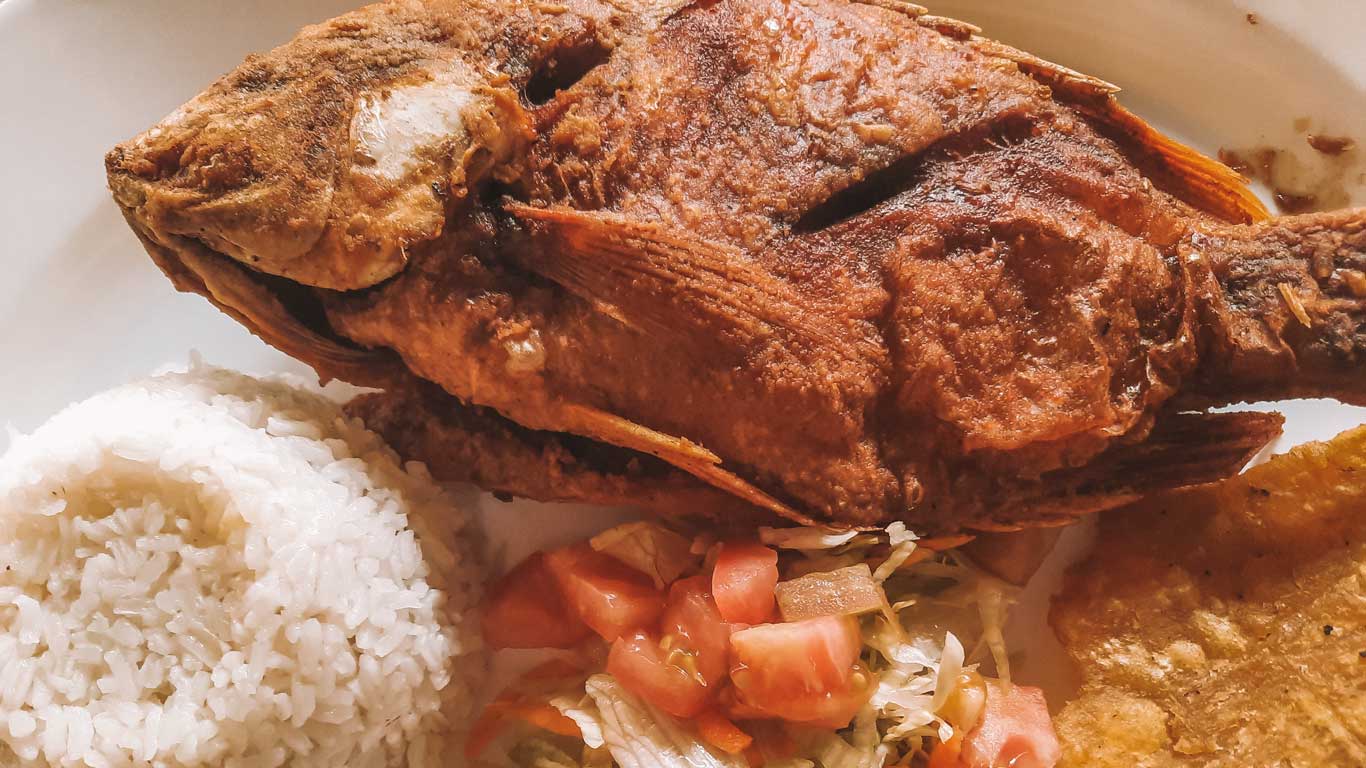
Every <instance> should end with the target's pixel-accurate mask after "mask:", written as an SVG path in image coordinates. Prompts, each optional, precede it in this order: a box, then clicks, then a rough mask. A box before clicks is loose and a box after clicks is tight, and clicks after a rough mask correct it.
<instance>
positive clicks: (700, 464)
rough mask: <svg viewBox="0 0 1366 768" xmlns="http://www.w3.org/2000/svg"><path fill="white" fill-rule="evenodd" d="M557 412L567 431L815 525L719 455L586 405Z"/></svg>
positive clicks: (573, 405)
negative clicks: (654, 460) (657, 462)
mask: <svg viewBox="0 0 1366 768" xmlns="http://www.w3.org/2000/svg"><path fill="white" fill-rule="evenodd" d="M556 411H557V414H556V415H557V417H558V418H557V421H558V422H559V423H560V424H562V425H563V427H564V429H566V430H567V431H570V432H574V433H575V434H580V435H585V436H587V437H591V438H594V439H597V440H601V441H603V442H605V443H611V444H612V445H618V446H621V447H623V448H630V449H631V450H633V451H638V452H640V453H646V454H649V455H651V456H654V457H655V458H658V459H662V460H664V461H666V462H668V463H670V464H672V465H674V466H675V467H678V468H679V469H681V470H683V471H684V472H687V473H688V474H690V475H692V476H693V477H696V478H698V479H699V480H702V481H704V482H706V483H708V484H710V485H712V486H713V487H716V488H719V489H720V490H722V491H725V492H726V493H729V494H730V495H732V496H735V497H736V498H739V499H741V500H743V501H746V502H748V503H750V504H752V505H754V506H756V507H758V508H760V509H766V510H768V511H770V512H773V513H774V514H776V515H778V516H780V517H783V518H785V519H787V520H791V521H793V522H795V523H799V524H801V525H815V524H816V523H815V521H814V520H812V519H811V518H810V517H809V516H807V515H804V514H802V513H801V512H798V511H797V510H796V509H793V508H792V507H791V506H789V505H788V504H786V503H784V502H782V501H779V500H778V499H776V498H774V497H773V496H772V495H771V494H769V493H767V492H765V491H764V490H762V489H760V488H759V487H758V486H755V485H754V484H753V483H750V482H749V481H747V480H745V479H744V478H741V477H740V476H739V475H737V474H735V473H734V472H731V471H730V470H728V469H725V468H724V467H722V466H721V458H720V457H719V456H717V455H716V454H714V453H712V452H711V451H709V450H707V449H706V448H703V447H702V446H700V445H698V444H697V443H694V442H692V441H691V440H688V439H687V438H684V437H678V436H676V435H669V434H665V433H663V432H660V431H658V430H655V429H651V428H649V427H647V426H644V425H643V424H638V423H636V422H634V421H631V420H629V419H626V418H623V417H621V416H617V415H616V414H612V413H608V412H606V411H603V410H601V409H598V408H593V407H590V406H586V405H579V404H576V403H566V404H563V405H561V406H559V407H558V408H557V409H556Z"/></svg>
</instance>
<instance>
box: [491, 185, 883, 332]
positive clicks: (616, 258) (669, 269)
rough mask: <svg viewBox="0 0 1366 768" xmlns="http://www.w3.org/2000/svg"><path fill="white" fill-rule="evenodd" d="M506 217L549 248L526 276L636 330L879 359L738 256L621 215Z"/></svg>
mask: <svg viewBox="0 0 1366 768" xmlns="http://www.w3.org/2000/svg"><path fill="white" fill-rule="evenodd" d="M505 210H507V212H508V213H510V214H511V215H512V216H514V217H515V218H517V219H518V220H519V221H521V222H522V223H523V224H525V225H527V226H528V228H529V229H531V230H532V232H533V236H538V239H539V241H540V243H541V244H542V247H539V248H536V249H533V251H532V252H533V254H534V255H527V256H523V257H522V261H523V262H524V266H525V267H526V268H527V269H530V270H532V271H534V272H536V273H538V274H540V275H542V276H544V277H546V278H548V279H550V280H553V281H555V282H557V283H559V284H560V285H562V286H564V287H565V288H566V289H568V290H570V291H571V292H573V293H575V294H577V295H578V296H580V297H581V298H583V299H585V300H587V301H590V302H592V303H593V304H594V305H595V306H600V307H603V311H605V312H607V313H608V314H610V315H611V316H612V317H615V318H618V319H620V320H622V321H624V322H626V323H628V324H630V325H632V326H635V327H639V328H642V329H648V330H649V331H650V332H652V333H660V334H663V335H665V336H666V337H668V338H673V339H676V340H681V341H685V342H695V343H698V344H702V345H703V346H704V347H705V348H706V349H709V350H712V351H715V350H716V348H717V345H718V344H719V343H722V341H721V340H722V339H723V338H724V339H728V340H731V341H732V343H733V344H739V345H741V346H745V347H752V346H755V345H762V344H769V343H774V342H776V343H778V344H779V345H781V346H783V347H784V348H786V349H788V350H791V351H794V352H798V353H800V352H801V351H803V350H804V351H810V352H816V351H825V352H830V351H835V352H838V351H839V350H844V351H846V352H850V353H855V354H868V353H874V354H875V353H876V351H877V350H876V349H874V348H872V342H870V341H868V340H866V339H863V338H862V337H860V336H859V335H858V334H856V333H855V332H854V331H853V329H852V328H849V327H845V326H842V325H841V324H840V323H839V321H838V320H837V319H836V318H835V317H833V316H832V315H831V314H830V313H828V312H822V311H821V310H822V307H821V306H820V305H819V302H817V301H814V300H812V299H809V298H805V297H803V296H801V295H800V294H799V293H798V292H797V290H796V289H795V288H794V287H793V286H792V285H791V284H789V283H787V282H786V281H784V280H782V279H781V278H778V277H775V276H774V275H772V274H770V273H769V272H767V271H766V270H765V269H764V268H763V267H762V266H760V265H758V264H756V263H754V262H753V261H752V260H751V259H749V258H748V257H747V256H746V255H745V254H743V253H741V252H740V251H739V250H738V249H735V248H732V247H730V246H727V245H722V244H719V243H710V242H706V241H700V240H697V239H695V238H691V237H689V236H687V235H683V234H679V233H676V232H671V231H669V230H666V229H665V228H663V227H660V226H657V225H653V224H648V223H643V222H638V221H632V220H630V219H626V218H624V217H622V216H619V215H616V214H610V213H603V212H596V211H595V212H585V211H576V210H570V209H563V208H534V207H531V206H527V205H523V204H520V203H510V204H508V205H507V206H506V208H505ZM864 347H869V348H867V349H865V348H864Z"/></svg>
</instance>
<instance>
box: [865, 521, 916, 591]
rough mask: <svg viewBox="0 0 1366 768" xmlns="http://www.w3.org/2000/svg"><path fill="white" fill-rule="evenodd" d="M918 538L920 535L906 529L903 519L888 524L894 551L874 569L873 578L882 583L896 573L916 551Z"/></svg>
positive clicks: (889, 539)
mask: <svg viewBox="0 0 1366 768" xmlns="http://www.w3.org/2000/svg"><path fill="white" fill-rule="evenodd" d="M917 538H919V537H917V536H916V535H915V534H914V533H911V532H910V531H908V530H906V524H905V523H903V522H901V521H897V522H895V523H892V524H891V525H889V526H887V539H888V541H889V542H890V543H891V545H892V553H891V554H890V555H888V556H887V559H886V560H884V561H883V563H882V565H879V566H878V567H877V570H876V571H873V580H874V581H876V582H878V583H882V582H884V581H886V580H887V577H889V576H891V575H892V574H893V573H896V570H897V569H898V568H900V567H901V566H902V565H904V564H905V563H906V561H907V560H909V559H910V557H911V553H913V552H915V547H916V544H915V542H916V540H917Z"/></svg>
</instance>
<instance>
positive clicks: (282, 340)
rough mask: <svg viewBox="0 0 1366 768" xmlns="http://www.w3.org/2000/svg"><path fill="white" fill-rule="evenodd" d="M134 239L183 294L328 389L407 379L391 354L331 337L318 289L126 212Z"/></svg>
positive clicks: (384, 350) (334, 334) (378, 386)
mask: <svg viewBox="0 0 1366 768" xmlns="http://www.w3.org/2000/svg"><path fill="white" fill-rule="evenodd" d="M124 218H125V219H127V221H128V224H129V226H130V227H131V228H132V230H133V232H134V233H135V234H136V235H137V236H138V239H139V240H141V241H142V245H143V247H144V248H145V249H146V250H147V253H148V254H149V255H150V256H151V257H152V260H153V261H154V262H155V263H156V265H157V266H158V267H159V268H160V269H161V270H162V272H164V273H165V274H166V276H167V277H168V278H170V280H171V283H172V284H173V285H174V286H175V287H176V289H177V290H180V291H184V292H187V293H197V294H199V295H201V296H203V297H204V298H206V299H208V300H209V302H210V303H212V304H213V305H214V306H215V307H217V308H218V309H219V310H221V311H222V312H223V313H224V314H226V315H228V316H229V317H232V318H233V319H234V320H236V321H238V322H239V323H241V324H242V325H243V326H244V327H245V328H246V329H247V330H248V331H250V332H251V333H252V334H253V335H255V336H257V337H258V338H260V339H261V340H262V341H265V342H266V343H267V344H269V345H271V346H273V347H275V348H276V349H278V350H280V351H281V352H284V353H285V354H287V355H289V356H290V357H293V358H295V359H297V360H300V361H301V362H304V363H306V364H308V365H309V366H311V367H312V368H313V369H314V370H316V371H317V372H318V374H319V376H320V378H321V379H322V380H323V381H327V380H329V379H341V380H344V381H347V382H349V383H352V384H356V385H358V386H366V387H376V388H383V387H386V386H389V385H391V384H392V383H393V382H394V381H396V380H398V379H399V378H400V377H402V376H404V375H405V374H406V369H405V368H404V366H403V363H402V361H401V360H400V359H399V357H398V355H397V354H395V353H394V352H393V351H392V350H388V349H369V348H365V347H360V346H357V345H355V344H354V343H352V342H351V341H349V340H348V339H346V338H344V337H342V336H340V335H339V334H337V333H335V332H333V330H332V328H331V326H330V325H329V324H328V323H327V320H326V318H325V317H324V316H323V315H322V313H321V311H320V310H318V311H310V308H313V305H314V303H315V302H316V300H315V299H313V297H311V296H310V295H309V293H310V292H311V290H312V289H309V288H307V287H305V286H301V285H297V284H292V283H290V282H289V281H286V280H284V279H281V278H275V277H271V276H269V275H266V274H264V273H261V272H256V271H253V270H250V269H247V268H246V267H244V266H243V265H242V264H240V263H238V262H237V261H236V260H234V259H231V258H229V257H228V256H225V255H224V254H222V253H219V252H217V251H214V250H212V249H210V248H209V247H207V246H206V245H204V244H203V243H201V242H199V241H197V240H194V239H192V238H186V237H179V236H175V235H165V234H155V233H152V232H149V231H148V230H147V228H145V227H144V226H142V224H141V222H140V221H138V220H137V219H136V218H135V217H133V216H132V215H130V213H129V211H128V210H126V209H125V210H124Z"/></svg>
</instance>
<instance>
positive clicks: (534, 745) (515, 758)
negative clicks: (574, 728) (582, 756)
mask: <svg viewBox="0 0 1366 768" xmlns="http://www.w3.org/2000/svg"><path fill="white" fill-rule="evenodd" d="M508 758H509V759H511V760H512V762H513V763H515V764H516V765H518V766H519V767H520V768H581V767H580V765H579V761H578V760H575V759H574V758H572V757H570V756H569V753H568V752H565V751H564V750H562V749H560V748H559V747H557V746H555V745H554V744H551V743H550V742H549V741H546V740H545V739H537V738H529V739H523V740H521V741H519V742H517V743H516V744H515V745H513V747H512V748H511V749H509V750H508Z"/></svg>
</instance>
